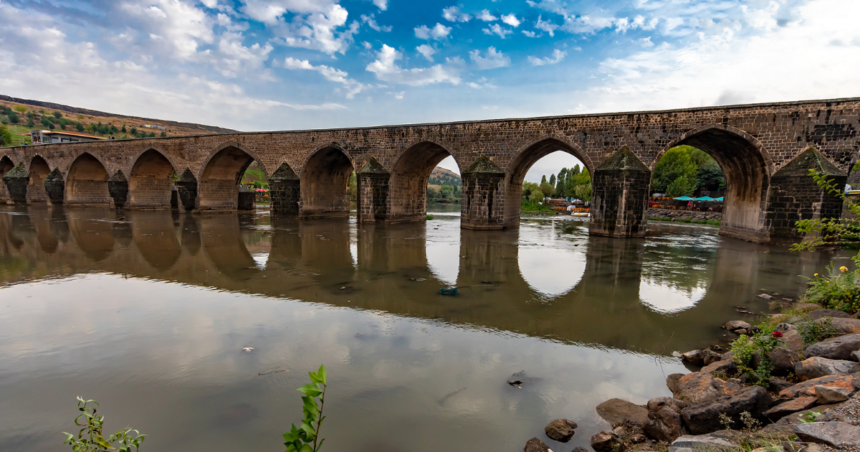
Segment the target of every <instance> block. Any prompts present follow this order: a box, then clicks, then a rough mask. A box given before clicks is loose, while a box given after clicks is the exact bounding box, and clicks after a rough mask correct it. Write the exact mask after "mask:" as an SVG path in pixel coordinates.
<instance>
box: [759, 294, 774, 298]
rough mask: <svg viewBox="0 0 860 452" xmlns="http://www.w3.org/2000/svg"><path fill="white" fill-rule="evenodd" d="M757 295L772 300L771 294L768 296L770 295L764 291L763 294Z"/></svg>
mask: <svg viewBox="0 0 860 452" xmlns="http://www.w3.org/2000/svg"><path fill="white" fill-rule="evenodd" d="M758 297H759V298H764V299H765V300H773V297H772V296H770V295H768V294H766V293H763V294H761V295H759V296H758Z"/></svg>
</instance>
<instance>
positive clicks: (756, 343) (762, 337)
mask: <svg viewBox="0 0 860 452" xmlns="http://www.w3.org/2000/svg"><path fill="white" fill-rule="evenodd" d="M780 337H782V333H780V332H778V331H774V330H773V329H770V328H763V329H760V330H759V332H758V333H756V334H755V335H754V336H752V337H750V336H747V335H745V334H742V335H741V337H739V338H737V340H735V341H734V342H733V343H732V353H733V355H734V358H733V359H732V360H733V361H734V363H735V364H737V366H738V369H739V370H740V371H741V374H742V375H746V376H748V377H750V378H751V379H752V382H753V383H754V384H757V385H759V386H764V387H767V386H768V380H769V379H770V376H771V375H770V373H771V372H772V371H773V359H771V357H770V352H772V351H773V350H774V349H776V348H777V347H779V346H780V345H782V341H780V340H779V338H780ZM756 360H758V365H755V368H753V366H754V364H755V361H756Z"/></svg>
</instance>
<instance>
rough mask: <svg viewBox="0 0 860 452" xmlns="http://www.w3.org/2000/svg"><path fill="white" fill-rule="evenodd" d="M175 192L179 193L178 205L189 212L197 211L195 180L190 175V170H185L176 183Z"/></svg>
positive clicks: (192, 175)
mask: <svg viewBox="0 0 860 452" xmlns="http://www.w3.org/2000/svg"><path fill="white" fill-rule="evenodd" d="M176 187H177V191H178V192H179V203H180V204H181V205H182V208H183V209H184V210H185V211H187V212H190V211H192V210H196V209H197V178H195V177H194V174H192V173H191V170H190V169H186V170H185V172H183V173H182V176H180V177H179V180H178V181H176Z"/></svg>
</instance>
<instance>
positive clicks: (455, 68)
mask: <svg viewBox="0 0 860 452" xmlns="http://www.w3.org/2000/svg"><path fill="white" fill-rule="evenodd" d="M402 57H403V55H401V54H400V52H398V51H397V50H396V49H394V48H393V47H389V46H388V45H385V44H383V45H382V50H380V51H379V52H378V53H377V59H376V61H374V62H372V63H370V64H369V65H367V71H368V72H373V73H374V74H376V78H377V79H379V80H381V81H383V82H389V83H398V84H403V85H412V86H423V85H429V84H433V83H450V84H452V85H457V84H459V83H460V72H461V71H462V69H463V61H462V60H460V59H459V58H454V59H447V60H446V62H445V64H437V65H434V66H431V67H428V68H415V69H403V68H401V67H400V66H398V65H397V63H396V61H397V60H399V59H401V58H402Z"/></svg>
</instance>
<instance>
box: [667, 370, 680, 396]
mask: <svg viewBox="0 0 860 452" xmlns="http://www.w3.org/2000/svg"><path fill="white" fill-rule="evenodd" d="M683 377H684V374H671V375H669V376H668V377H666V387H668V388H669V390H670V391H672V394H675V393H677V392H678V389H679V385H680V382H681V378H683Z"/></svg>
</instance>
